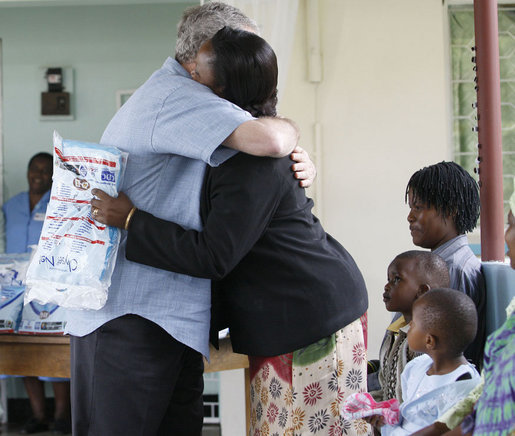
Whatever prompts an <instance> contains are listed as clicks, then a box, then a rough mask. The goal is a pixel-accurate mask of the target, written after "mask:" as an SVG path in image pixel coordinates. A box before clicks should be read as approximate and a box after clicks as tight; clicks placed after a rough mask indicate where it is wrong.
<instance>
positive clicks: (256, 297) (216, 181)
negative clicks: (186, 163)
mask: <svg viewBox="0 0 515 436" xmlns="http://www.w3.org/2000/svg"><path fill="white" fill-rule="evenodd" d="M192 77H193V78H194V79H195V80H197V81H200V82H201V83H203V84H205V85H207V86H209V87H210V88H211V89H212V90H213V91H214V92H216V93H217V94H219V95H220V96H222V97H224V98H226V99H228V100H229V101H231V102H233V103H235V104H237V105H239V106H240V107H242V108H244V109H246V110H248V111H249V112H251V113H252V114H253V115H254V116H257V117H262V116H275V115H276V107H275V106H276V103H277V61H276V58H275V54H274V52H273V50H272V48H271V47H270V46H269V45H268V44H267V43H266V42H265V41H264V40H263V39H262V38H260V37H259V36H257V35H255V34H252V33H249V32H244V31H236V30H232V29H228V28H224V29H222V30H221V31H219V32H218V33H217V34H216V35H215V36H214V37H213V38H212V40H210V41H208V42H206V43H205V44H204V45H203V46H202V47H201V49H200V51H199V54H198V56H197V59H196V68H195V69H194V71H193V72H192ZM291 164H292V161H291V160H290V159H289V158H288V157H286V158H282V159H274V158H259V157H252V156H250V155H246V154H243V153H239V154H237V155H236V156H234V157H233V158H231V159H229V160H228V161H227V162H226V163H224V164H223V165H221V166H220V167H218V168H208V170H207V173H206V176H205V180H204V186H203V191H202V198H201V205H200V208H201V216H202V218H203V224H204V228H203V230H202V231H193V230H188V229H184V228H182V227H181V226H179V225H177V224H175V223H172V222H167V221H164V220H160V219H159V218H157V217H154V216H152V215H150V214H148V213H146V212H144V211H141V210H135V209H133V205H132V203H131V202H130V200H129V199H128V198H127V197H126V196H125V195H120V196H119V197H118V198H117V199H113V198H111V197H109V196H107V195H106V194H104V193H102V192H101V191H100V192H99V191H96V192H95V193H94V194H95V195H96V196H97V197H98V198H97V199H94V200H92V202H91V203H92V207H93V208H98V212H97V214H96V217H97V220H98V221H100V222H103V223H105V224H108V225H114V226H117V227H121V228H124V227H126V228H127V229H128V235H127V250H126V256H127V258H128V259H129V260H132V261H135V262H139V263H143V264H146V265H150V266H153V267H157V268H162V269H167V270H171V271H174V272H178V273H184V274H188V275H193V276H197V277H204V278H209V279H212V280H213V302H212V308H213V309H212V326H213V331H214V333H215V334H217V333H218V330H219V329H221V328H224V327H226V326H227V327H229V331H230V337H231V341H232V346H233V350H234V351H235V352H237V353H244V354H247V355H249V363H250V373H251V374H250V377H251V389H250V395H251V433H250V434H255V432H256V431H259V432H260V434H274V433H278V434H294V433H295V434H304V435H306V434H314V433H317V432H318V433H317V434H322V433H323V434H329V435H333V434H334V435H336V434H343V432H345V433H346V434H361V435H364V434H367V433H368V432H369V426H368V425H367V424H366V423H365V422H364V421H356V422H347V421H344V420H343V418H342V417H341V415H340V404H341V402H342V401H343V400H344V399H345V398H346V396H347V395H348V394H350V393H352V392H359V391H364V390H365V388H366V355H365V347H364V341H363V330H362V326H361V322H360V319H359V318H360V316H361V315H363V313H365V311H366V310H367V306H368V298H367V291H366V288H365V283H364V280H363V277H362V275H361V272H360V271H359V269H358V267H357V265H356V264H355V262H354V260H353V259H352V257H351V256H350V254H349V253H348V252H347V251H346V250H345V249H344V248H343V247H342V246H341V245H340V244H339V243H338V242H337V241H336V240H334V239H333V238H332V237H331V236H330V235H328V234H327V233H325V231H324V230H323V228H322V226H321V225H320V222H319V221H318V220H317V218H316V217H315V216H313V215H312V213H311V208H312V206H313V202H312V200H310V199H308V198H307V197H306V195H305V191H304V189H302V188H301V187H300V186H299V184H298V182H297V181H296V180H295V179H293V178H292V177H291V172H290V167H291Z"/></svg>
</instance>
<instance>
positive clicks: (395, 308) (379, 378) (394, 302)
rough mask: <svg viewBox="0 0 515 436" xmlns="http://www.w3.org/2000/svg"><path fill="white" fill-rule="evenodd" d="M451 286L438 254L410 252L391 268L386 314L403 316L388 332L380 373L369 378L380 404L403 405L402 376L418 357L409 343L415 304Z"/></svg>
mask: <svg viewBox="0 0 515 436" xmlns="http://www.w3.org/2000/svg"><path fill="white" fill-rule="evenodd" d="M448 286H449V271H448V269H447V265H446V263H445V262H444V261H443V259H442V258H441V257H440V256H438V255H436V254H434V253H431V252H428V251H417V250H412V251H406V252H404V253H401V254H399V255H398V256H396V257H395V259H393V261H392V262H391V263H390V265H389V266H388V282H387V283H386V285H385V286H384V294H383V301H384V303H385V306H386V310H388V311H390V312H399V313H400V314H401V316H400V317H399V318H398V319H396V320H395V321H394V322H393V323H392V324H390V326H389V327H388V329H387V330H386V334H385V337H384V339H383V343H382V344H381V349H380V351H379V363H380V367H379V370H378V371H377V372H374V373H372V374H369V375H368V390H369V392H370V393H371V394H372V396H373V397H374V399H375V400H376V401H384V400H388V399H390V398H397V399H398V400H399V401H401V402H402V392H401V383H400V379H401V374H402V371H403V369H404V367H405V366H406V364H407V363H408V362H409V361H410V360H412V359H413V358H414V357H415V353H414V352H412V351H410V350H409V348H408V342H407V340H406V333H407V331H408V324H409V322H410V321H411V318H412V316H411V310H412V305H413V302H414V301H415V300H416V299H417V298H418V297H420V296H421V295H423V294H424V293H425V292H427V291H428V290H429V289H434V288H446V287H448Z"/></svg>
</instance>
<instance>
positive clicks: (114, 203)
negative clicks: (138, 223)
mask: <svg viewBox="0 0 515 436" xmlns="http://www.w3.org/2000/svg"><path fill="white" fill-rule="evenodd" d="M91 193H92V194H93V195H94V196H95V197H97V198H93V199H92V200H91V216H92V217H93V219H95V220H96V221H98V222H99V223H102V224H107V225H108V226H112V227H118V228H120V229H123V228H125V220H126V219H127V215H128V214H129V212H130V210H131V209H132V207H133V204H132V201H131V200H130V199H129V197H127V196H126V195H125V194H124V193H123V192H120V193H119V194H118V197H117V198H115V197H111V196H110V195H109V194H106V193H105V192H104V191H102V190H101V189H92V190H91Z"/></svg>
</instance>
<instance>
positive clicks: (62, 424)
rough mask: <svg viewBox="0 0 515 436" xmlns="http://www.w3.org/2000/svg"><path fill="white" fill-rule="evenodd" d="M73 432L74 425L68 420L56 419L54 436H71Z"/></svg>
mask: <svg viewBox="0 0 515 436" xmlns="http://www.w3.org/2000/svg"><path fill="white" fill-rule="evenodd" d="M71 432H72V425H71V422H70V420H68V419H56V420H55V422H54V429H53V430H52V433H53V434H70V433H71Z"/></svg>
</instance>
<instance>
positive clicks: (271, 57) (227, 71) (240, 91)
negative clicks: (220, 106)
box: [211, 27, 278, 117]
mask: <svg viewBox="0 0 515 436" xmlns="http://www.w3.org/2000/svg"><path fill="white" fill-rule="evenodd" d="M211 44H212V47H213V53H214V56H215V59H214V61H213V70H214V76H215V82H216V87H217V88H220V89H221V94H222V96H223V97H224V98H225V99H226V100H229V101H230V102H232V103H234V104H236V105H238V106H239V107H241V108H242V109H245V110H246V111H248V112H250V113H251V114H252V115H253V116H255V117H261V116H275V115H276V113H277V112H276V106H277V74H278V69H277V58H276V57H275V53H274V51H273V49H272V47H270V45H269V44H268V43H267V42H266V41H265V40H264V39H263V38H261V37H259V36H258V35H256V34H254V33H251V32H246V31H244V30H235V29H232V28H230V27H224V28H223V29H220V30H219V31H218V32H217V33H216V34H215V36H213V38H212V39H211Z"/></svg>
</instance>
